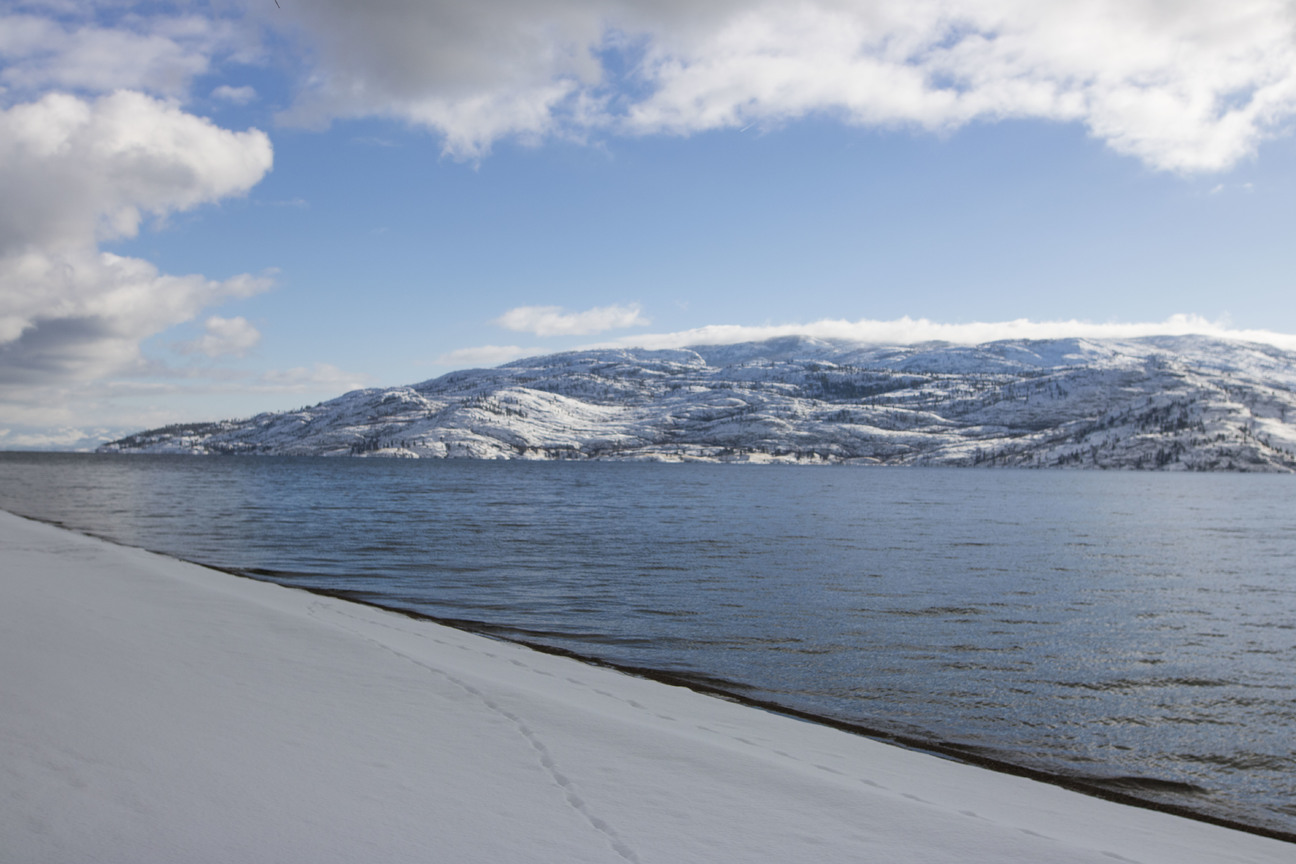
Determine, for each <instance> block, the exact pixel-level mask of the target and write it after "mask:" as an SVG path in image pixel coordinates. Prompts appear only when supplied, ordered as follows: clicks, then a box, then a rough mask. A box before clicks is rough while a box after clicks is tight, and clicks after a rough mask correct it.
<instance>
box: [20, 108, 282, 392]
mask: <svg viewBox="0 0 1296 864" xmlns="http://www.w3.org/2000/svg"><path fill="white" fill-rule="evenodd" d="M271 160H272V153H271V147H270V142H269V139H268V138H266V136H265V135H264V134H263V133H261V132H259V131H257V130H248V131H246V132H232V131H229V130H226V129H221V128H219V127H217V126H216V125H214V124H213V123H211V122H210V121H208V120H205V119H203V118H200V117H196V116H194V115H191V114H188V113H185V112H184V111H183V110H181V109H180V108H178V107H177V106H176V105H174V104H173V103H171V102H168V101H164V100H160V99H156V98H153V97H150V96H146V95H143V94H140V93H134V92H129V91H119V92H116V93H112V94H109V95H106V96H101V97H98V98H94V99H87V98H81V97H77V96H72V95H68V94H58V93H56V94H49V95H47V96H45V97H43V98H41V99H39V100H37V101H35V102H30V103H24V104H19V105H15V106H13V107H11V108H7V109H0V200H2V201H4V206H3V207H0V284H3V285H4V291H3V292H0V382H6V383H10V384H24V385H49V384H52V383H55V382H58V381H64V380H71V379H76V380H85V379H88V378H94V377H104V376H107V375H111V374H113V373H114V372H117V371H121V370H124V369H128V368H130V367H131V366H132V365H133V364H137V363H138V362H139V357H140V355H139V343H140V342H141V341H142V340H144V339H146V338H148V337H149V336H151V335H153V334H155V333H158V332H161V331H162V330H165V329H166V328H168V327H171V326H173V325H175V324H178V323H181V322H183V321H188V320H191V319H192V318H194V317H195V316H196V315H198V314H199V313H200V312H201V310H202V309H203V308H205V307H207V306H211V305H214V304H218V303H221V302H224V301H226V300H229V299H232V298H238V297H247V296H250V295H252V294H255V293H257V292H258V291H263V290H265V289H266V288H268V287H269V285H270V280H269V279H268V278H267V277H253V276H247V275H243V276H237V277H234V278H232V279H225V280H209V279H206V278H203V277H201V276H171V275H167V274H164V273H160V272H159V271H158V270H157V268H156V267H154V266H153V265H152V264H151V263H149V262H147V261H143V260H140V259H136V258H127V257H121V256H118V255H113V254H110V253H107V252H101V251H100V250H99V243H100V242H101V241H103V240H107V239H114V238H122V237H131V236H134V235H135V234H136V233H137V232H138V231H139V228H140V225H141V223H142V222H143V221H144V220H145V219H146V218H147V217H150V216H151V217H154V218H163V217H166V216H167V215H168V214H171V213H175V212H179V211H185V210H189V209H192V208H194V207H197V206H199V205H201V204H205V203H210V202H214V201H219V200H221V199H223V198H226V197H229V196H231V195H241V194H244V193H245V192H246V191H247V190H248V189H250V188H251V187H252V186H253V185H254V184H256V183H257V182H258V181H259V180H260V179H261V178H262V176H264V175H265V173H266V172H267V171H268V170H269V169H270V165H271Z"/></svg>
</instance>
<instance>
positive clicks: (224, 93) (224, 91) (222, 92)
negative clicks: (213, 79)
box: [211, 84, 257, 105]
mask: <svg viewBox="0 0 1296 864" xmlns="http://www.w3.org/2000/svg"><path fill="white" fill-rule="evenodd" d="M211 95H212V98H213V99H219V100H220V101H222V102H230V103H232V104H234V105H246V104H248V103H249V102H251V101H252V100H253V99H256V95H257V92H256V89H255V88H253V87H247V86H243V87H231V86H229V85H228V84H222V85H221V86H219V87H217V88H216V89H215V90H213V91H212V92H211Z"/></svg>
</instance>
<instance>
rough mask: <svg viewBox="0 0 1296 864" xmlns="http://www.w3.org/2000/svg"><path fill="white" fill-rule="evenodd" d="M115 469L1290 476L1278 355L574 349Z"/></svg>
mask: <svg viewBox="0 0 1296 864" xmlns="http://www.w3.org/2000/svg"><path fill="white" fill-rule="evenodd" d="M101 449H102V450H104V451H107V452H120V453H139V452H152V453H195V454H206V453H239V454H269V455H274V454H278V455H324V456H337V455H357V456H404V457H419V458H471V459H569V458H578V459H657V460H663V461H677V460H682V459H688V460H702V461H712V462H729V461H783V462H800V461H804V462H823V461H828V462H863V463H878V462H880V463H885V464H897V465H920V464H925V465H1001V466H1002V465H1015V466H1024V467H1088V468H1157V469H1162V470H1186V469H1193V470H1218V469H1225V470H1239V471H1243V470H1245V471H1286V472H1291V471H1296V353H1292V352H1284V351H1281V350H1279V349H1277V348H1273V347H1271V346H1264V345H1250V344H1247V343H1241V342H1231V341H1228V340H1223V339H1207V338H1204V337H1194V336H1180V337H1154V338H1145V339H1125V340H1121V339H1107V340H1077V339H1054V340H1034V341H1027V340H1016V341H1008V342H992V343H987V344H985V345H976V346H957V345H947V344H943V343H931V344H927V345H919V346H892V347H878V346H871V345H863V344H854V343H847V342H842V341H834V342H829V341H825V340H818V339H809V338H792V337H789V338H784V339H773V340H769V341H767V342H759V343H748V344H744V345H725V346H712V347H707V346H697V347H696V349H695V350H689V351H668V352H660V351H644V350H640V349H591V350H587V351H574V352H570V353H566V354H555V355H550V356H545V357H533V358H528V359H524V360H517V361H514V362H513V363H509V364H507V365H505V366H501V367H499V368H498V369H489V370H483V369H477V370H468V371H463V372H454V373H451V374H450V375H446V376H443V377H441V378H438V379H435V380H432V381H425V382H423V383H421V384H417V385H415V386H413V387H394V388H389V389H385V390H384V389H370V390H357V391H355V392H352V393H348V394H345V395H343V396H340V397H338V398H337V399H333V400H330V401H328V402H324V403H321V404H319V405H316V406H314V407H311V408H303V409H301V410H299V411H294V412H286V413H279V414H263V415H260V416H258V417H253V418H251V419H249V420H244V421H224V422H220V423H194V424H185V425H182V426H173V427H167V428H164V429H154V430H149V431H145V432H140V433H137V434H135V435H130V436H128V437H126V438H123V439H121V440H120V441H115V442H111V443H109V444H106V445H104V447H102V448H101Z"/></svg>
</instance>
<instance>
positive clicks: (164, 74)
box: [0, 4, 246, 97]
mask: <svg viewBox="0 0 1296 864" xmlns="http://www.w3.org/2000/svg"><path fill="white" fill-rule="evenodd" d="M87 5H90V4H87ZM69 11H70V10H69ZM77 11H78V12H79V13H80V14H79V15H76V14H75V13H73V15H74V17H72V18H71V20H68V18H64V20H62V21H59V20H53V19H52V18H46V17H38V16H36V15H4V16H0V60H2V61H3V62H4V69H3V71H0V84H3V85H4V86H5V87H6V88H9V89H11V90H14V91H17V92H20V93H40V92H43V91H46V90H50V89H58V90H72V91H81V92H90V93H107V92H111V91H113V90H119V89H128V90H143V91H146V92H149V93H154V94H158V95H164V96H171V97H180V96H184V95H185V93H186V92H187V91H188V88H189V86H190V84H191V83H192V81H193V79H194V78H195V77H197V76H199V75H203V74H205V73H207V72H208V71H210V69H211V64H212V60H213V57H215V56H216V55H218V54H226V53H231V52H237V51H239V50H240V45H239V41H240V39H246V34H236V32H235V29H236V28H234V27H233V26H232V25H231V24H229V23H227V22H222V21H218V20H215V19H210V18H204V17H200V16H197V15H166V14H163V15H157V14H154V15H151V16H150V15H145V14H133V15H130V14H128V15H118V16H113V17H116V18H117V19H118V20H117V22H116V23H115V24H109V25H106V26H105V25H103V24H101V23H99V22H96V21H94V20H92V19H93V18H94V17H95V16H94V10H92V9H89V8H81V9H79V10H77Z"/></svg>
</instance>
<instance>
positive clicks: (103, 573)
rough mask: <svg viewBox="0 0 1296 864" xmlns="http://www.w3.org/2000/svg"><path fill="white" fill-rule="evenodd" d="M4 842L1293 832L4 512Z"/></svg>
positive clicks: (896, 841) (693, 848) (1038, 848)
mask: <svg viewBox="0 0 1296 864" xmlns="http://www.w3.org/2000/svg"><path fill="white" fill-rule="evenodd" d="M0 796H2V800H3V805H2V806H0V844H2V845H3V859H4V861H6V862H13V864H26V862H86V861H94V862H100V864H110V862H123V864H125V862H131V864H147V862H168V864H170V862H206V861H210V862H221V864H236V862H270V861H273V862H298V861H300V862H357V861H383V862H404V861H419V862H427V861H445V862H475V861H480V862H524V861H537V862H547V861H552V862H583V861H589V862H616V861H640V862H653V861H661V862H681V861H698V862H702V861H706V862H717V861H734V862H738V861H743V862H749V861H778V862H798V861H814V862H825V861H852V862H859V861H878V862H945V861H949V862H968V861H994V862H1018V861H1020V862H1041V861H1048V862H1102V864H1111V862H1112V861H1127V862H1128V861H1135V862H1148V864H1150V862H1174V864H1192V862H1203V864H1205V862H1211V864H1215V862H1222V861H1228V862H1290V861H1292V860H1294V859H1296V847H1293V846H1292V845H1291V844H1287V843H1282V842H1279V841H1276V840H1270V839H1266V838H1262V837H1257V836H1253V835H1250V834H1245V833H1240V832H1236V831H1230V830H1228V829H1225V828H1220V827H1216V826H1212V825H1207V824H1204V823H1199V822H1194V821H1190V820H1185V819H1181V818H1178V817H1175V816H1170V815H1166V814H1162V813H1157V812H1152V811H1146V810H1141V809H1134V808H1128V807H1124V806H1121V805H1118V804H1112V803H1109V802H1105V801H1100V800H1097V799H1093V798H1088V797H1086V796H1083V795H1079V794H1077V793H1073V792H1069V791H1066V790H1063V789H1060V788H1057V787H1053V786H1049V785H1044V784H1040V783H1036V782H1034V781H1031V780H1026V779H1022V778H1018V777H1012V776H1007V775H1002V774H996V773H992V772H988V771H985V770H983V769H980V768H975V767H970V766H966V765H961V764H957V763H954V762H950V761H946V760H942V759H939V758H936V757H932V756H927V755H924V754H919V753H913V752H910V751H907V750H902V749H898V748H895V747H891V746H888V745H885V744H880V743H877V742H873V741H869V740H867V739H863V738H859V737H856V736H852V735H849V734H847V733H844V732H839V731H836V730H833V729H828V728H825V727H821V726H816V725H813V724H810V723H805V722H802V721H799V720H794V719H790V718H786V717H781V716H777V715H774V714H769V713H766V712H762V711H759V710H755V709H752V708H747V707H744V706H741V705H737V704H734V703H730V702H726V701H723V700H719V699H715V698H711V697H708V696H703V695H699V694H697V693H694V692H692V691H689V690H685V689H681V688H676V687H670V686H667V685H664V684H659V683H656V682H651V681H646V680H643V679H638V678H633V677H629V676H626V675H623V674H620V673H618V672H614V671H611V670H607V669H602V668H597V667H592V666H587V665H585V664H582V663H579V662H576V661H573V660H569V659H566V658H561V657H555V656H550V655H545V654H538V653H535V652H532V651H530V650H529V649H526V648H524V647H521V646H516V645H511V644H508V643H502V642H497V641H493V640H490V639H487V638H483V637H480V636H475V635H472V634H468V633H464V632H460V631H457V630H451V629H447V628H444V627H441V626H438V625H436V624H433V623H430V622H426V621H417V620H413V619H410V618H406V617H403V616H400V615H397V614H394V613H388V612H384V611H382V610H378V609H373V608H370V607H365V606H359V605H355V604H351V603H347V602H345V601H342V600H337V599H332V598H327V597H320V596H317V595H313V594H309V593H306V592H302V591H296V590H292V589H288V588H282V587H279V586H276V585H270V584H266V583H261V582H255V581H251V580H247V579H241V578H238V577H235V576H231V575H227V574H224V573H220V572H216V571H212V570H207V569H205V568H202V567H198V566H196V565H190V564H185V563H181V562H178V561H175V560H172V559H168V558H164V557H161V556H158V555H153V554H150V553H147V552H143V551H140V550H136V549H128V548H123V547H118V546H114V545H111V544H109V543H106V542H102V541H99V540H95V539H91V538H86V537H83V536H80V535H77V534H73V533H70V532H67V531H63V530H60V529H58V528H54V527H51V526H48V525H43V524H38V523H34V522H29V521H26V520H23V519H20V518H18V517H15V516H12V515H10V514H7V513H0Z"/></svg>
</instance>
